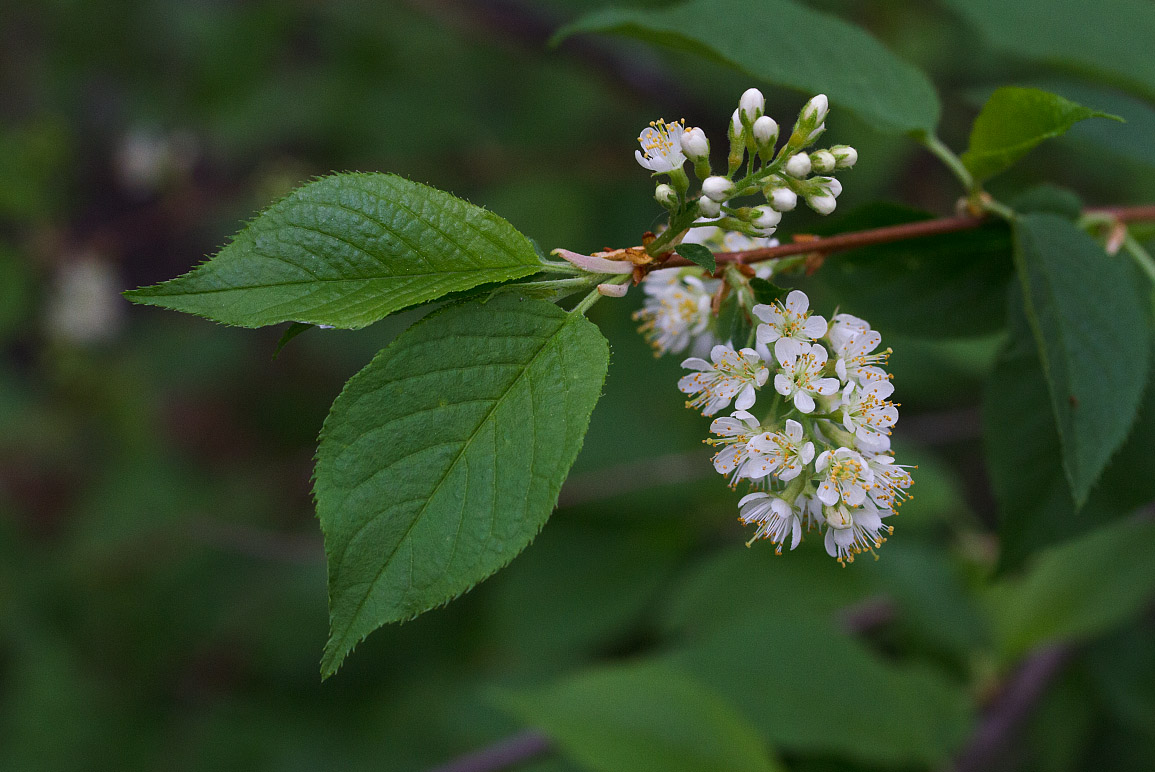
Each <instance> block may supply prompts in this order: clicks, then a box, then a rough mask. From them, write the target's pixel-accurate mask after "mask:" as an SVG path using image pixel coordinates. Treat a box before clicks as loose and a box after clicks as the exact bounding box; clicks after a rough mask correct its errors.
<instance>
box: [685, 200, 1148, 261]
mask: <svg viewBox="0 0 1155 772" xmlns="http://www.w3.org/2000/svg"><path fill="white" fill-rule="evenodd" d="M1086 213H1087V214H1095V215H1102V216H1105V217H1109V218H1111V219H1113V220H1115V221H1117V222H1139V221H1145V220H1155V204H1144V205H1141V206H1122V207H1095V208H1091V209H1087V210H1086ZM989 219H990V218H988V217H973V216H970V215H964V216H961V217H940V218H938V219H934V220H923V221H920V222H912V223H905V224H903V225H889V226H886V227H884V228H870V229H868V230H863V231H852V232H850V233H840V234H838V235H836V236H827V237H825V238H814V239H806V240H802V241H795V242H794V243H792V244H781V245H779V246H774V247H762V248H760V249H747V250H743V251H740V252H718V253H716V254H715V255H714V259H715V260H717V261H718V262H719V263H757V262H761V261H763V260H776V259H778V258H782V257H789V256H791V255H802V254H811V253H815V252H817V253H820V254H831V253H833V252H846V251H849V250H851V249H858V248H859V247H868V246H872V245H874V244H887V243H890V242H894V241H906V240H908V239H918V238H923V237H924V236H935V235H938V234H940V233H954V232H956V231H965V230H972V229H974V228H978V227H979V226H981V225H983V224H984V223H986V222H988V221H989ZM662 265H663V267H670V268H674V267H678V266H687V265H693V263H691V262H690V261H689V260H687V259H686V258H684V257H682V256H680V255H677V254H675V255H674V256H673V257H671V258H669V259H668V260H666V261H665V262H664V263H663V264H662Z"/></svg>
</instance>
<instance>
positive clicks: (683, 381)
mask: <svg viewBox="0 0 1155 772" xmlns="http://www.w3.org/2000/svg"><path fill="white" fill-rule="evenodd" d="M702 386H703V384H702V379H701V378H699V377H698V376H697V375H683V376H682V377H681V378H679V379H678V390H679V391H681V392H682V393H683V394H696V393H697V392H699V391H701V390H702Z"/></svg>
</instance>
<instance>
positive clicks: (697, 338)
mask: <svg viewBox="0 0 1155 772" xmlns="http://www.w3.org/2000/svg"><path fill="white" fill-rule="evenodd" d="M720 284H721V282H720V281H717V280H709V279H708V280H703V279H701V278H699V277H698V276H694V275H692V274H689V275H688V274H685V273H683V272H682V269H680V268H662V269H659V270H657V271H652V272H650V274H649V275H647V276H646V278H645V281H643V282H642V289H643V290H644V291H645V293H646V300H645V305H644V307H643V308H642V309H641V310H639V311H637V312H636V313H635V314H634V319H635V320H638V321H641V322H642V324H641V326H640V327H639V328H638V331H639V332H641V333H642V334H643V335H645V336H646V340H647V341H649V343H650V345H651V346H653V347H654V353H655V355H657V356H661V355H662V354H665V353H667V352H672V353H675V354H677V353H681V352H682V351H685V350H686V349H687V348H688V347H689V346H690V344H691V342H692V343H693V344H694V350H695V352H697V351H701V352H702V353H705V352H707V351H709V350H710V346H712V345H713V344H714V336H713V335H712V334H711V333H710V332H709V330H708V329H707V328H708V327H709V325H710V320H711V319H712V318H713V315H712V313H711V311H710V299H711V296H712V295H713V293H714V291H715V290H716V289H717V288H718V286H719V285H720Z"/></svg>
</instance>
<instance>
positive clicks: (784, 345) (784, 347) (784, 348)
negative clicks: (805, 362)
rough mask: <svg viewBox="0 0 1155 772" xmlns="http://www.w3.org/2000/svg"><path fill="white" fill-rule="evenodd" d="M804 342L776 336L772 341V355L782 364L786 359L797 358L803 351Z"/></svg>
mask: <svg viewBox="0 0 1155 772" xmlns="http://www.w3.org/2000/svg"><path fill="white" fill-rule="evenodd" d="M803 349H804V344H803V343H801V342H799V341H796V340H794V339H793V338H778V339H777V340H776V341H775V343H774V356H775V357H776V358H777V359H778V361H779V362H781V363H782V364H786V360H787V359H797V358H798V356H799V355H800V354H801V353H802V352H803Z"/></svg>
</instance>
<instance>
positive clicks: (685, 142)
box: [682, 127, 710, 161]
mask: <svg viewBox="0 0 1155 772" xmlns="http://www.w3.org/2000/svg"><path fill="white" fill-rule="evenodd" d="M682 152H683V153H685V154H686V157H687V158H689V159H690V160H691V161H704V160H706V159H707V158H709V157H710V140H708V139H706V132H704V131H702V130H701V129H699V128H697V127H694V128H691V129H686V131H685V132H683V133H682Z"/></svg>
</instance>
